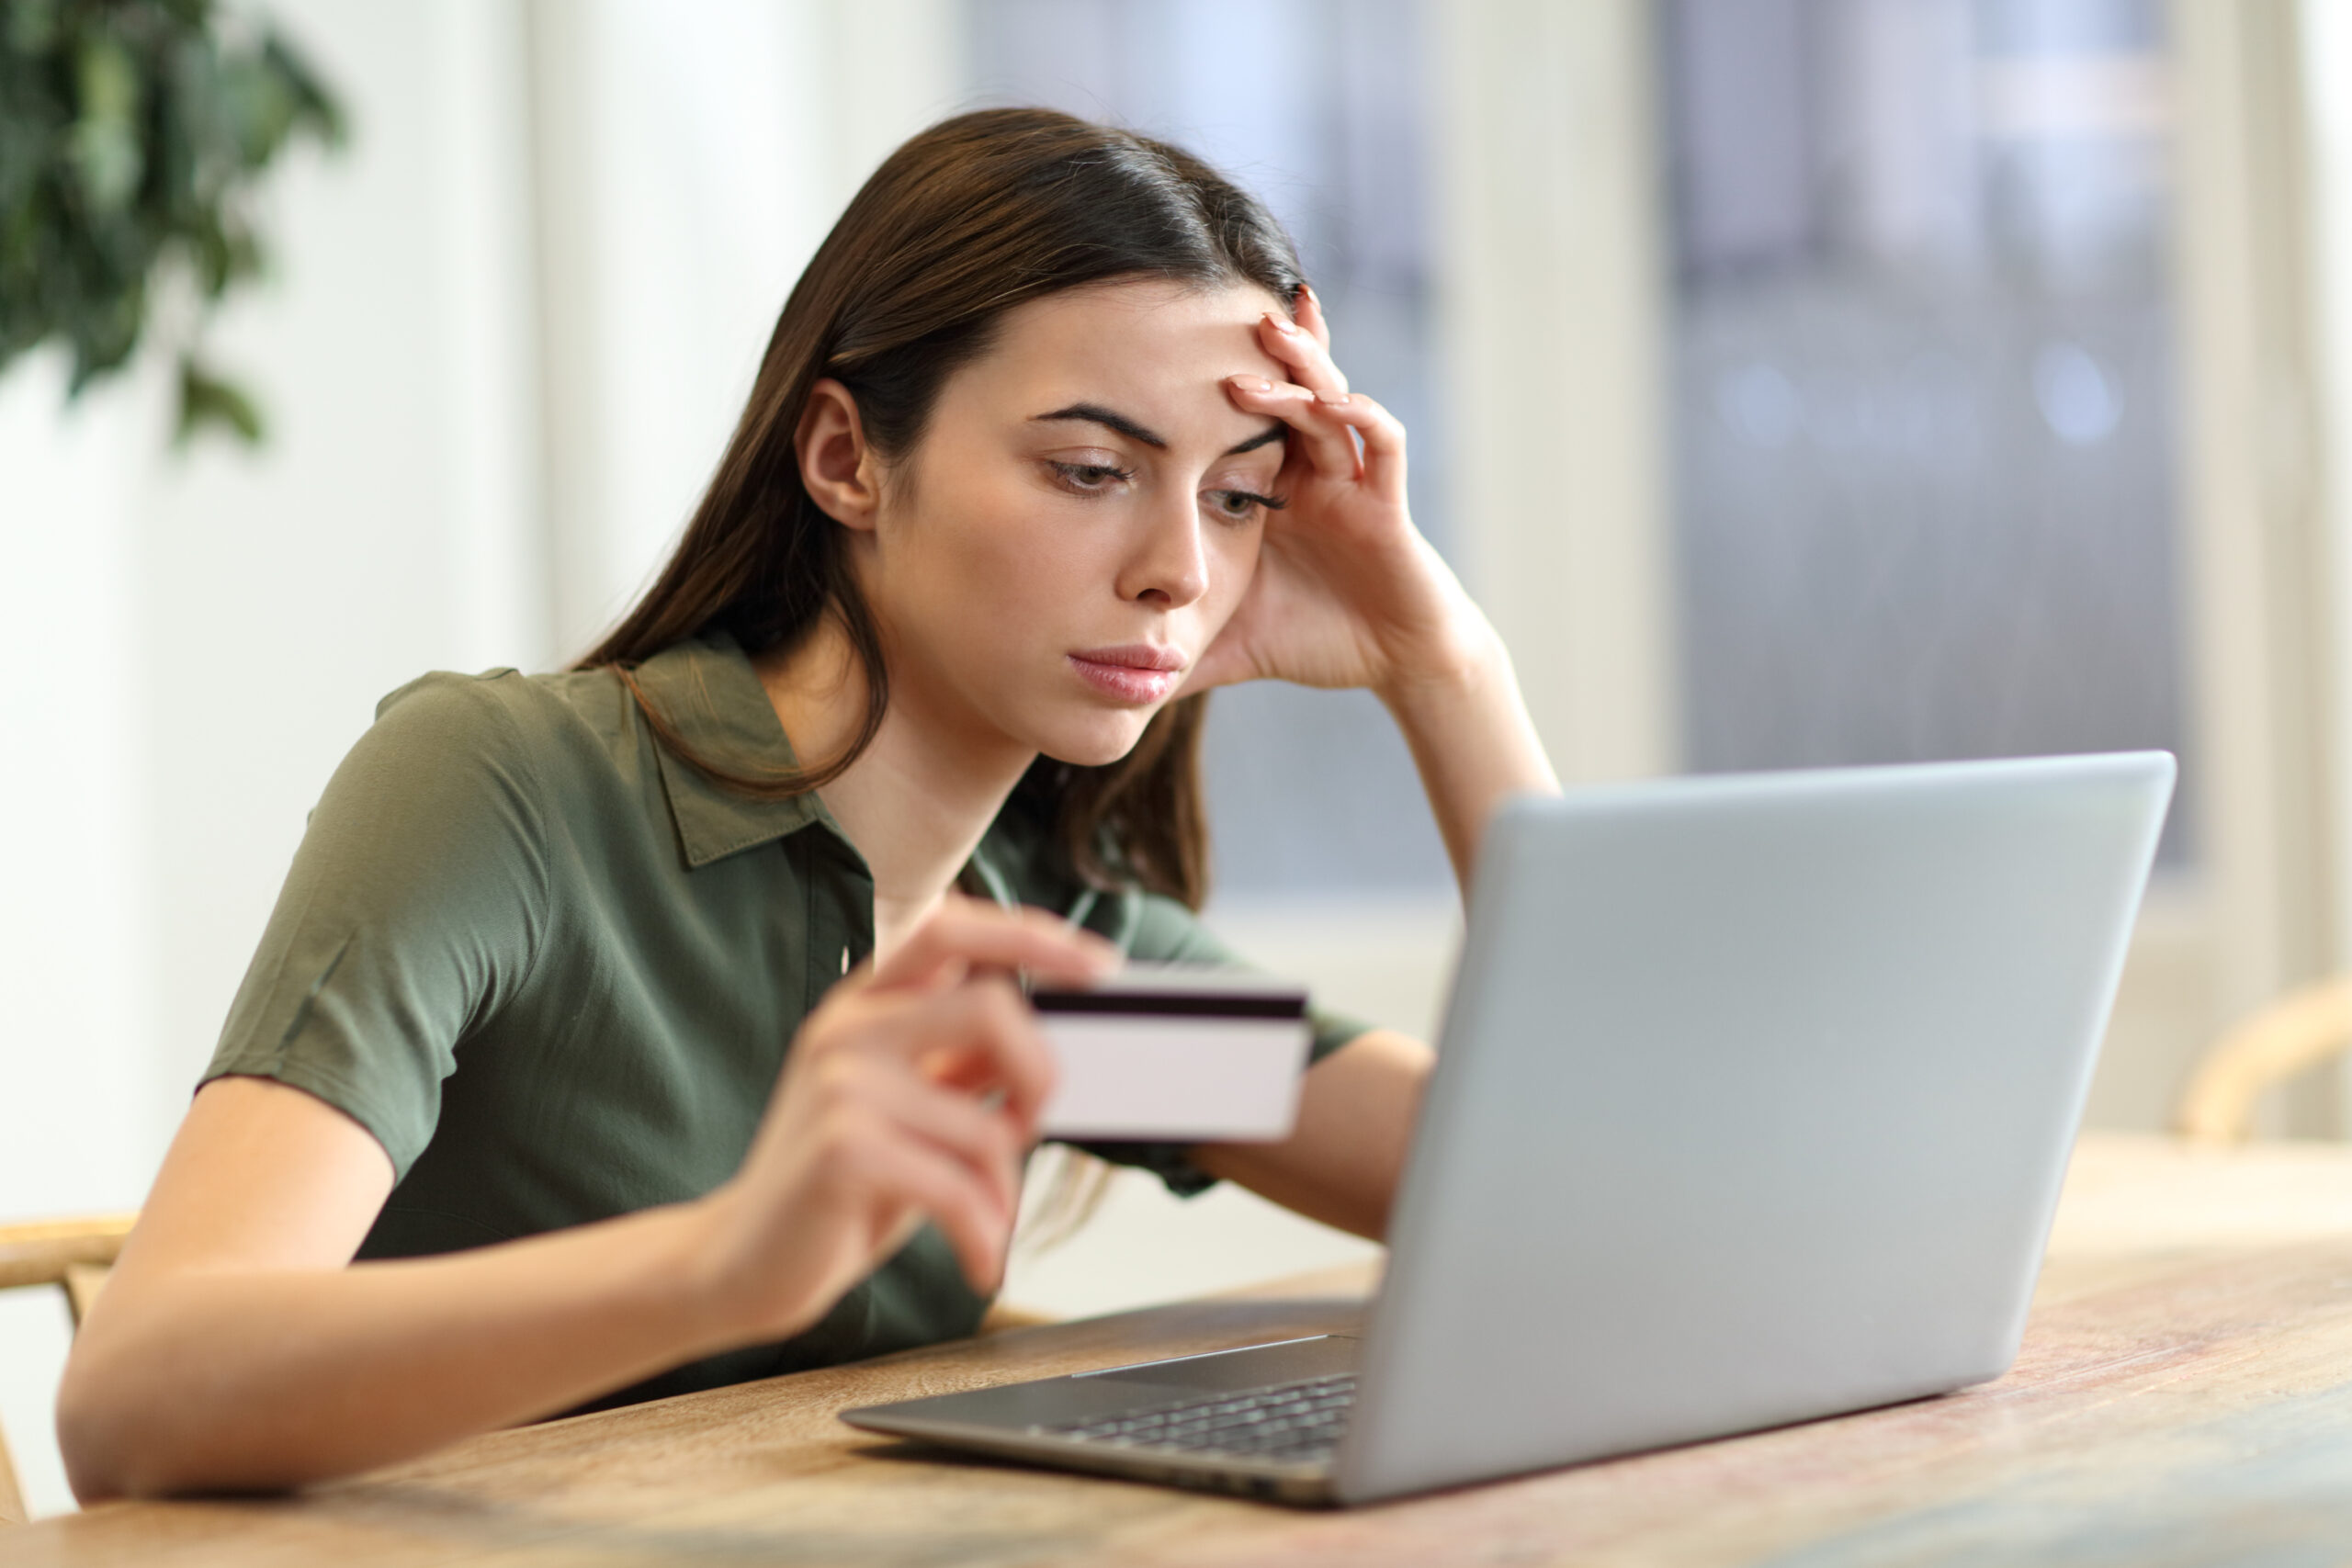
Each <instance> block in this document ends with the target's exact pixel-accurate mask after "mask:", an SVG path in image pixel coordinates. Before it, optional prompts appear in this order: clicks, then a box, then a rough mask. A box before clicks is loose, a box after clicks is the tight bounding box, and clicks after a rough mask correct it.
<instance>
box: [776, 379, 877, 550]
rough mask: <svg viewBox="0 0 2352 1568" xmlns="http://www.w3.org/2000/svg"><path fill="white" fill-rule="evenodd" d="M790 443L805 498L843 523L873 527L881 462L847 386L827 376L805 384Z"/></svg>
mask: <svg viewBox="0 0 2352 1568" xmlns="http://www.w3.org/2000/svg"><path fill="white" fill-rule="evenodd" d="M792 444H793V449H794V451H795V452H797V454H798V456H799V458H800V482H801V484H802V485H804V486H805V487H807V489H808V491H809V500H811V501H813V502H816V503H817V504H818V505H819V506H820V507H822V508H824V510H825V515H826V516H828V517H831V519H832V520H833V521H834V522H836V523H839V524H841V525H842V526H843V527H846V528H858V529H870V528H872V527H873V526H874V513H875V510H876V508H877V507H878V506H879V505H880V504H881V501H882V464H881V460H880V458H879V457H878V455H877V454H876V452H875V450H874V448H873V447H872V446H869V445H868V444H867V443H866V439H865V425H864V424H863V423H860V422H859V420H858V417H857V400H856V399H855V398H854V397H852V396H850V391H849V389H848V388H847V387H844V386H842V384H841V383H840V382H839V381H836V380H834V379H833V378H831V377H830V376H828V377H825V378H823V379H821V380H820V381H819V382H818V383H817V384H816V385H815V386H813V387H811V388H809V401H808V404H807V406H805V407H804V408H802V409H801V411H800V428H799V430H798V431H797V432H796V433H795V434H794V435H793V442H792Z"/></svg>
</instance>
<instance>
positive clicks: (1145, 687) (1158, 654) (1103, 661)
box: [1069, 643, 1187, 703]
mask: <svg viewBox="0 0 2352 1568" xmlns="http://www.w3.org/2000/svg"><path fill="white" fill-rule="evenodd" d="M1186 662H1187V661H1186V660H1185V658H1184V653H1183V650H1182V649H1174V648H1154V647H1152V646H1150V645H1149V644H1148V643H1133V644H1130V645H1128V646H1126V647H1125V648H1090V649H1084V650H1083V651H1081V652H1078V653H1073V654H1071V655H1070V656H1069V664H1070V668H1071V669H1073V670H1075V671H1078V673H1079V678H1080V680H1082V681H1084V682H1087V683H1088V684H1089V685H1091V686H1092V687H1093V688H1094V689H1095V690H1096V691H1098V692H1102V693H1104V694H1107V695H1110V696H1114V697H1116V698H1118V699H1119V700H1120V701H1122V702H1129V703H1158V702H1165V701H1167V699H1168V697H1169V696H1170V694H1172V693H1173V692H1174V691H1175V690H1176V688H1177V686H1178V684H1179V683H1180V682H1182V681H1183V679H1184V665H1185V663H1186Z"/></svg>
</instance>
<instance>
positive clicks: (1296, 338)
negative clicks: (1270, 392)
mask: <svg viewBox="0 0 2352 1568" xmlns="http://www.w3.org/2000/svg"><path fill="white" fill-rule="evenodd" d="M1258 341H1259V342H1260V343H1261V344H1264V345H1265V349H1266V352H1267V353H1269V354H1271V355H1273V356H1274V357H1275V358H1276V359H1279V360H1281V361H1282V362H1283V364H1284V365H1286V366H1288V367H1290V369H1291V378H1292V379H1293V380H1295V381H1296V382H1297V383H1298V384H1299V385H1300V386H1302V387H1304V388H1306V389H1307V390H1308V391H1310V392H1330V393H1339V392H1344V391H1346V390H1347V389H1348V378H1347V377H1346V376H1345V375H1343V374H1341V373H1340V367H1339V366H1338V365H1337V364H1335V363H1334V362H1333V361H1332V358H1331V351H1330V350H1329V348H1327V347H1325V346H1324V344H1323V343H1322V342H1321V341H1320V340H1318V339H1317V337H1316V336H1315V335H1314V334H1313V333H1310V332H1308V331H1306V329H1305V328H1303V327H1300V326H1297V325H1295V324H1294V323H1292V322H1290V321H1284V320H1283V318H1282V317H1281V316H1279V315H1277V314H1275V313H1274V312H1273V311H1272V310H1268V311H1267V312H1266V313H1265V314H1264V315H1262V316H1261V317H1259V318H1258Z"/></svg>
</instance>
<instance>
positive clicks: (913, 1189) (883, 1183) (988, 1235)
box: [842, 1121, 1013, 1295]
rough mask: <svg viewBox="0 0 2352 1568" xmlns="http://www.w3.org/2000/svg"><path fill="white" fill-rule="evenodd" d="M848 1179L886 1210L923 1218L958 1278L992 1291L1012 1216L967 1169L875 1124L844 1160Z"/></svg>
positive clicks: (920, 1140) (926, 1143) (925, 1142)
mask: <svg viewBox="0 0 2352 1568" xmlns="http://www.w3.org/2000/svg"><path fill="white" fill-rule="evenodd" d="M845 1163H846V1164H847V1165H848V1166H849V1167H850V1170H849V1171H847V1172H844V1173H842V1174H847V1175H850V1176H851V1177H852V1178H853V1179H854V1180H855V1181H856V1182H857V1183H859V1184H860V1185H861V1186H864V1187H865V1189H866V1190H867V1191H868V1192H869V1193H871V1194H872V1196H873V1197H875V1198H879V1199H881V1200H882V1201H884V1203H885V1204H886V1205H888V1207H889V1208H898V1207H899V1205H904V1206H905V1207H907V1208H911V1209H914V1210H917V1211H919V1212H921V1213H923V1214H925V1215H928V1216H929V1217H930V1219H931V1222H932V1224H935V1225H937V1226H938V1227H939V1230H940V1234H941V1235H944V1236H945V1237H946V1238H947V1244H948V1246H950V1247H953V1248H955V1251H956V1261H957V1262H959V1263H961V1264H962V1265H963V1268H964V1277H965V1278H966V1279H967V1280H970V1281H971V1283H972V1288H973V1289H974V1290H976V1291H978V1292H980V1293H981V1294H983V1295H988V1294H991V1293H993V1292H995V1290H996V1288H997V1285H998V1283H999V1280H998V1276H999V1275H1000V1274H1001V1272H1002V1271H1003V1268H1004V1247H1005V1242H1006V1240H1007V1239H1008V1238H1009V1237H1010V1236H1011V1235H1012V1221H1013V1211H1012V1209H1011V1208H1009V1207H1007V1206H1005V1205H1004V1204H1002V1203H1001V1202H1000V1201H997V1200H996V1198H995V1197H994V1196H993V1195H992V1194H990V1193H989V1191H988V1190H987V1189H986V1188H984V1187H983V1186H981V1185H980V1184H979V1183H978V1182H976V1181H975V1180H974V1179H973V1178H972V1173H971V1170H970V1168H969V1167H968V1166H967V1165H966V1164H965V1163H964V1162H963V1161H961V1160H959V1159H957V1158H956V1157H955V1156H953V1155H951V1154H949V1153H948V1152H946V1151H945V1150H944V1149H943V1148H942V1147H941V1146H940V1145H937V1144H935V1143H933V1142H932V1141H931V1140H930V1139H928V1138H925V1137H922V1136H920V1135H919V1134H914V1133H911V1132H910V1131H907V1130H905V1129H903V1128H900V1127H898V1126H894V1125H891V1124H889V1123H887V1122H881V1121H876V1122H874V1123H872V1124H871V1125H870V1126H869V1127H868V1128H867V1129H866V1131H865V1135H864V1136H862V1137H861V1138H859V1140H858V1141H857V1143H856V1145H855V1147H854V1152H851V1153H849V1154H848V1155H847V1157H846V1160H845Z"/></svg>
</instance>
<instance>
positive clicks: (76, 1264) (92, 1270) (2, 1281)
mask: <svg viewBox="0 0 2352 1568" xmlns="http://www.w3.org/2000/svg"><path fill="white" fill-rule="evenodd" d="M138 1217H139V1216H138V1215H136V1214H96V1215H92V1216H91V1217H89V1218H87V1219H79V1220H40V1221H35V1222H32V1223H30V1224H14V1225H0V1291H10V1290H19V1289H23V1288H26V1287H28V1286H34V1285H55V1286H58V1287H60V1288H61V1289H62V1290H63V1291H64V1292H65V1301H66V1305H67V1306H68V1308H69V1309H70V1310H71V1311H72V1313H73V1314H74V1326H75V1327H76V1328H79V1327H80V1326H81V1325H82V1319H83V1318H84V1317H85V1316H86V1315H88V1313H89V1310H90V1303H92V1302H94V1301H96V1300H97V1296H98V1288H99V1287H100V1286H101V1285H103V1284H105V1283H106V1278H107V1269H109V1268H111V1267H113V1264H114V1260H115V1258H116V1256H117V1255H118V1254H119V1253H120V1252H121V1251H122V1238H123V1237H125V1236H127V1235H130V1226H131V1223H132V1222H133V1221H135V1220H136V1219H138ZM24 1518H25V1496H24V1491H23V1489H22V1488H21V1487H20V1486H19V1485H18V1484H17V1470H16V1466H15V1465H14V1464H13V1463H12V1462H10V1461H9V1457H8V1439H7V1437H6V1434H5V1433H0V1525H8V1524H21V1523H22V1522H23V1521H24Z"/></svg>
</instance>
